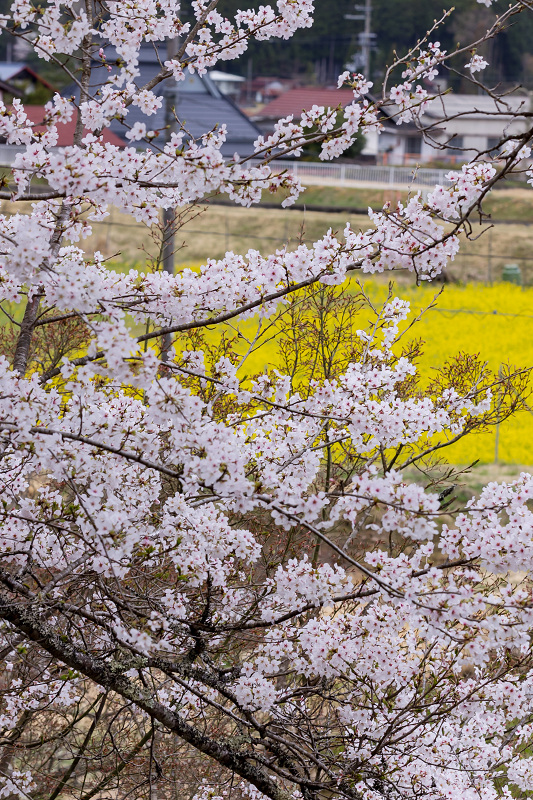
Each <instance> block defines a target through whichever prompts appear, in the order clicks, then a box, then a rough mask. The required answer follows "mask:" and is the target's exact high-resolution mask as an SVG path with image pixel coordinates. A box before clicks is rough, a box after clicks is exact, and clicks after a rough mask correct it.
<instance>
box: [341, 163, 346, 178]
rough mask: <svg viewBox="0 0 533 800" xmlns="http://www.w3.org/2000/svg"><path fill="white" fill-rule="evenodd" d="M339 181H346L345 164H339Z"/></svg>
mask: <svg viewBox="0 0 533 800" xmlns="http://www.w3.org/2000/svg"><path fill="white" fill-rule="evenodd" d="M341 183H346V164H341Z"/></svg>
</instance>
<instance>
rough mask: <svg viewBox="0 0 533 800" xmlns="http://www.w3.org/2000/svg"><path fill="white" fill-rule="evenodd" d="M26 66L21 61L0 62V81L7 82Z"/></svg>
mask: <svg viewBox="0 0 533 800" xmlns="http://www.w3.org/2000/svg"><path fill="white" fill-rule="evenodd" d="M26 66H27V65H26V64H24V63H22V62H21V61H0V81H8V80H9V79H10V78H12V77H13V76H14V75H17V74H18V73H19V72H21V70H23V69H24V68H25V67H26Z"/></svg>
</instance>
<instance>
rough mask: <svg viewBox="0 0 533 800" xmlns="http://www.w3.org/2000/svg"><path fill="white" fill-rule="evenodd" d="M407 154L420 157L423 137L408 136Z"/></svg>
mask: <svg viewBox="0 0 533 800" xmlns="http://www.w3.org/2000/svg"><path fill="white" fill-rule="evenodd" d="M405 152H406V154H407V155H409V156H419V155H420V153H421V152H422V137H421V136H408V137H407V142H406V146H405Z"/></svg>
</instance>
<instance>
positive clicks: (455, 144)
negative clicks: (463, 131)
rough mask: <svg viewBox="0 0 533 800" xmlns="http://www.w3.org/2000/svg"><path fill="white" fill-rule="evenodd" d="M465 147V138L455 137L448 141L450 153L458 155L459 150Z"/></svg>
mask: <svg viewBox="0 0 533 800" xmlns="http://www.w3.org/2000/svg"><path fill="white" fill-rule="evenodd" d="M461 147H463V137H462V136H454V137H453V138H452V139H450V140H449V141H448V152H449V153H457V148H461Z"/></svg>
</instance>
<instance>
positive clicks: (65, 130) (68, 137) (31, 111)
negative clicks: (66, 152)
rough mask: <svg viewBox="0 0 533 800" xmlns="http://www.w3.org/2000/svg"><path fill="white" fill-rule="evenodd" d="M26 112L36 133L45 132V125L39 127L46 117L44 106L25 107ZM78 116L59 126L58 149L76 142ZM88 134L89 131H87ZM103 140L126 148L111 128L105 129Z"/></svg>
mask: <svg viewBox="0 0 533 800" xmlns="http://www.w3.org/2000/svg"><path fill="white" fill-rule="evenodd" d="M24 111H25V112H26V114H27V115H28V119H29V120H30V122H33V124H34V125H35V128H34V130H35V131H44V130H46V128H45V127H44V125H39V123H40V122H42V121H43V119H44V116H45V113H46V112H45V110H44V106H27V105H25V106H24ZM76 116H77V115H76V114H74V115H73V117H72V119H71V120H70V122H64V123H60V124H59V125H58V126H57V132H58V136H59V138H58V142H57V145H58V147H68V146H69V145H71V144H72V143H73V141H74V129H75V127H76ZM85 133H88V131H85ZM102 138H103V140H104V142H108V143H109V144H114V145H117V147H124V145H125V142H124V141H123V140H122V139H121V138H120V137H119V136H117V135H116V134H115V133H113V131H111V130H109V128H105V129H104V131H103V134H102Z"/></svg>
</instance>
